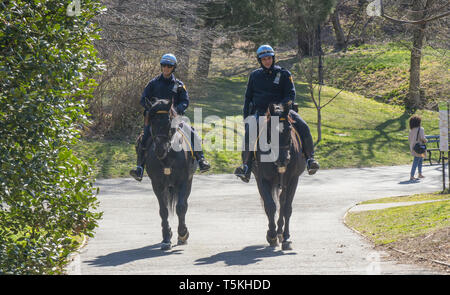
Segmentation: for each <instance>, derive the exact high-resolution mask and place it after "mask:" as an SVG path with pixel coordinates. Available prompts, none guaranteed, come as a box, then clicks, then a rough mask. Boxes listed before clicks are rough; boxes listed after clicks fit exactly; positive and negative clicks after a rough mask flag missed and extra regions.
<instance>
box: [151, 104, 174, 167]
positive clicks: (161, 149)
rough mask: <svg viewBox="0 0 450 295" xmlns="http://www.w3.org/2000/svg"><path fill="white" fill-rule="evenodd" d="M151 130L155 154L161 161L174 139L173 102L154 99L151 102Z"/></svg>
mask: <svg viewBox="0 0 450 295" xmlns="http://www.w3.org/2000/svg"><path fill="white" fill-rule="evenodd" d="M150 104H151V107H150V110H149V117H150V128H151V135H152V139H153V142H154V144H155V154H156V157H157V158H158V159H159V160H162V159H164V158H165V157H166V156H167V153H168V152H169V148H170V140H171V138H172V135H173V132H172V128H171V127H172V126H171V120H172V117H173V116H174V111H173V108H172V100H170V99H158V98H152V99H151V100H150Z"/></svg>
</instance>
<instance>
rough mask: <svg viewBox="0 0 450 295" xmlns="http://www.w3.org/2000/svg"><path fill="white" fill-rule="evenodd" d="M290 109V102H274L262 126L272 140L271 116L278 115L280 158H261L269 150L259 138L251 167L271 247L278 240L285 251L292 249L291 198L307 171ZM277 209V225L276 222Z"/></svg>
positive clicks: (262, 129) (260, 131)
mask: <svg viewBox="0 0 450 295" xmlns="http://www.w3.org/2000/svg"><path fill="white" fill-rule="evenodd" d="M290 109H291V107H290V104H272V105H270V106H269V108H268V112H267V114H266V124H262V126H261V125H260V126H259V129H260V130H259V134H262V132H265V131H266V130H267V138H268V139H269V140H270V137H273V136H272V135H271V130H272V127H271V126H272V125H271V124H273V123H275V120H273V119H271V118H272V117H273V116H277V117H278V120H279V125H278V128H277V131H276V132H277V133H278V138H279V145H278V147H276V148H278V157H277V158H274V159H273V160H271V161H267V160H265V161H261V157H262V156H263V155H265V154H266V153H264V152H263V150H262V149H261V148H260V140H259V139H258V140H257V143H258V145H257V148H256V149H255V164H254V165H253V169H252V171H253V174H254V175H255V179H256V182H257V184H258V190H259V193H260V195H261V198H262V200H263V202H264V209H265V212H266V215H267V217H268V219H269V230H268V231H267V236H266V239H267V241H268V242H269V244H270V246H272V247H276V246H278V240H279V241H280V243H282V249H283V250H291V249H292V247H291V242H290V241H289V237H290V234H289V219H290V217H291V214H292V201H293V199H294V195H295V192H296V190H297V183H298V179H299V177H300V175H301V174H302V173H303V171H305V166H306V164H305V158H304V155H303V153H302V150H301V141H300V137H299V134H298V133H297V131H296V130H295V128H293V126H292V122H293V121H292V119H291V118H290V117H289V112H290ZM272 121H273V122H272ZM275 126H276V125H275ZM264 129H266V130H264ZM258 138H259V137H258ZM272 147H273V145H272ZM277 211H278V222H277V226H278V228H276V224H275V218H276V213H277ZM283 226H284V228H283Z"/></svg>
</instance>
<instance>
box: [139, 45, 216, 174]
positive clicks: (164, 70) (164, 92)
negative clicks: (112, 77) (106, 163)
mask: <svg viewBox="0 0 450 295" xmlns="http://www.w3.org/2000/svg"><path fill="white" fill-rule="evenodd" d="M160 65H161V74H160V75H158V76H156V77H155V78H153V79H152V80H151V81H150V82H149V83H148V84H147V86H146V87H145V89H144V92H143V93H142V96H141V101H140V103H141V105H142V106H143V107H144V108H145V111H144V134H143V136H142V137H141V139H140V140H139V141H138V144H137V150H136V152H137V166H136V169H134V170H131V171H130V175H131V176H133V177H134V178H135V179H136V180H137V181H141V180H142V177H143V175H144V164H145V151H146V147H148V146H151V145H150V144H149V142H148V141H149V140H151V136H150V117H149V115H150V113H149V110H148V109H147V107H148V104H147V103H146V101H147V100H149V99H151V98H152V97H156V98H170V99H172V100H173V107H174V109H175V111H176V112H177V113H178V114H180V115H183V114H184V112H185V111H186V109H187V107H188V106H189V96H188V92H187V90H186V86H185V85H184V84H183V82H181V81H180V80H178V79H176V78H175V76H174V72H175V69H176V67H177V58H176V57H175V55H173V54H171V53H167V54H164V55H163V56H162V57H161V61H160ZM186 127H188V128H189V129H190V132H191V138H193V140H195V141H197V142H201V139H200V137H199V136H198V134H197V132H195V130H194V128H192V127H190V126H187V125H186V124H185V128H186ZM199 148H200V150H195V151H194V156H195V158H196V160H197V161H198V164H199V169H200V172H206V171H208V170H209V169H210V168H211V166H210V164H209V163H208V161H206V160H205V157H204V155H203V151H202V150H201V144H200V145H199Z"/></svg>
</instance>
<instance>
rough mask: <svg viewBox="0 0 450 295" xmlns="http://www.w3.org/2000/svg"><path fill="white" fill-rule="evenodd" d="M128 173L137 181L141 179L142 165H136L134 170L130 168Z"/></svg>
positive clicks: (142, 174)
mask: <svg viewBox="0 0 450 295" xmlns="http://www.w3.org/2000/svg"><path fill="white" fill-rule="evenodd" d="M130 175H131V176H133V178H134V179H136V180H137V181H142V177H143V176H144V168H142V166H137V167H136V169H135V170H130Z"/></svg>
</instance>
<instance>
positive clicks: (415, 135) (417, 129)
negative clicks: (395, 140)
mask: <svg viewBox="0 0 450 295" xmlns="http://www.w3.org/2000/svg"><path fill="white" fill-rule="evenodd" d="M421 122H422V118H421V117H420V116H418V115H414V116H412V117H411V118H410V119H409V129H410V130H409V136H408V141H409V150H410V151H411V155H412V156H414V160H413V163H412V167H411V177H410V180H416V179H417V178H414V174H415V173H416V169H417V170H418V172H419V178H424V177H425V176H423V174H422V163H423V158H425V153H426V151H425V152H423V153H422V154H418V153H416V152H415V151H414V146H415V145H416V143H418V142H419V143H422V144H425V143H426V142H427V139H426V138H425V130H424V129H423V127H421V126H420V124H421Z"/></svg>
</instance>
